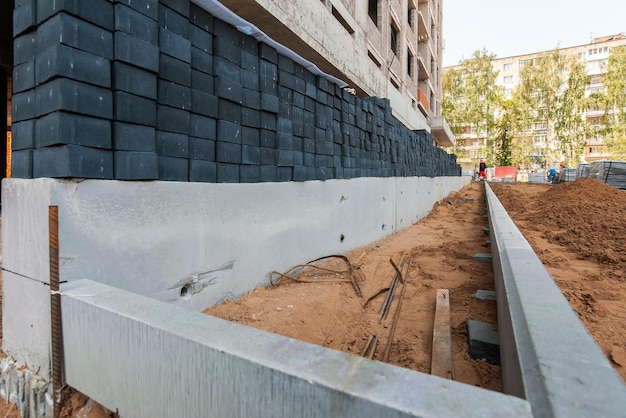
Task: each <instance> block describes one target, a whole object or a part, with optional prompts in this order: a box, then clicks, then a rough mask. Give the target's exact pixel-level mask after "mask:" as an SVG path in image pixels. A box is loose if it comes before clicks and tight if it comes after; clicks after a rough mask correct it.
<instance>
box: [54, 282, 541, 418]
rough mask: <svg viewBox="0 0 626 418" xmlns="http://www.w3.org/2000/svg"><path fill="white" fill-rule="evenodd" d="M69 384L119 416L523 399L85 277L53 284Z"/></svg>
mask: <svg viewBox="0 0 626 418" xmlns="http://www.w3.org/2000/svg"><path fill="white" fill-rule="evenodd" d="M62 292H63V293H62V294H63V296H62V303H63V327H64V333H65V340H66V344H65V358H66V359H67V365H66V379H67V383H68V384H69V385H70V386H72V387H74V388H76V389H78V390H79V391H81V392H83V393H85V394H87V395H88V396H90V397H91V398H92V399H94V400H96V401H98V402H99V403H101V404H103V405H105V406H106V407H108V408H109V409H112V410H117V411H119V413H120V416H122V417H126V418H128V417H133V418H156V417H184V418H194V417H198V418H203V417H242V418H243V417H276V418H279V417H288V418H291V417H361V418H379V417H398V418H399V417H460V416H463V417H486V416H489V417H507V418H508V417H520V418H521V417H530V416H531V415H530V408H529V405H528V402H526V401H525V400H522V399H519V398H516V397H513V396H506V395H503V394H501V393H497V392H492V391H488V390H485V389H481V388H477V387H474V386H471V385H466V384H462V383H458V382H454V381H451V380H446V379H442V378H439V377H436V376H430V375H427V374H423V373H417V372H414V371H411V370H408V369H404V368H400V367H396V366H392V365H389V364H385V363H382V362H379V361H372V360H367V359H365V358H363V357H359V356H355V355H351V354H347V353H343V352H340V351H336V350H330V349H327V348H324V347H321V346H317V345H313V344H309V343H305V342H302V341H298V340H294V339H291V338H286V337H282V336H279V335H276V334H271V333H268V332H265V331H261V330H257V329H254V328H249V327H246V326H242V325H239V324H235V323H232V322H228V321H224V320H221V319H218V318H214V317H211V316H208V315H203V314H200V313H198V312H192V311H189V310H185V309H182V308H180V307H177V306H173V305H172V304H165V303H163V302H159V301H156V300H154V299H149V298H145V297H142V296H139V295H136V294H132V293H129V292H125V291H122V290H119V289H115V288H111V287H109V286H106V285H103V284H101V283H96V282H92V281H89V280H79V281H74V282H72V283H68V284H66V285H64V286H63V287H62Z"/></svg>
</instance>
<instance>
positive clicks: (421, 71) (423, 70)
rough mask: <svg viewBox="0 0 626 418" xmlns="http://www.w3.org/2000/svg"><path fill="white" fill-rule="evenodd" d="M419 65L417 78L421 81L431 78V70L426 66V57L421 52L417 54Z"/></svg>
mask: <svg viewBox="0 0 626 418" xmlns="http://www.w3.org/2000/svg"><path fill="white" fill-rule="evenodd" d="M416 58H417V65H418V72H417V78H418V80H420V81H425V80H430V71H428V67H426V63H425V62H424V58H423V57H422V54H421V53H418V54H417V57H416Z"/></svg>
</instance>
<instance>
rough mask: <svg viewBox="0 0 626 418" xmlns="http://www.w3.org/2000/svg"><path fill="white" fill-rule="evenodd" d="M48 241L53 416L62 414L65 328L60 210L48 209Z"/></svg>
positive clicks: (54, 207)
mask: <svg viewBox="0 0 626 418" xmlns="http://www.w3.org/2000/svg"><path fill="white" fill-rule="evenodd" d="M48 240H49V247H50V320H51V321H50V322H51V329H50V333H51V349H52V390H53V393H54V400H53V401H54V408H53V416H54V418H58V417H59V415H60V413H61V407H62V399H61V398H62V395H61V391H62V389H63V386H64V381H63V326H62V323H61V293H60V290H61V289H60V278H59V208H58V206H50V207H49V208H48Z"/></svg>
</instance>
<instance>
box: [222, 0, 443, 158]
mask: <svg viewBox="0 0 626 418" xmlns="http://www.w3.org/2000/svg"><path fill="white" fill-rule="evenodd" d="M221 3H222V4H224V5H225V6H226V7H228V8H229V9H231V10H232V11H233V12H235V13H236V14H237V15H239V16H241V17H243V18H244V19H246V20H248V21H249V22H250V23H252V24H254V25H255V26H257V27H258V29H260V30H261V31H263V32H264V33H265V34H267V35H268V36H270V37H271V38H273V39H275V40H276V41H278V42H280V43H281V44H283V45H285V46H286V47H288V48H289V49H291V50H293V51H294V52H295V53H297V54H299V55H300V56H302V57H304V58H306V59H307V60H309V61H311V62H313V63H315V65H316V66H317V67H319V68H320V69H321V70H322V71H324V72H326V73H328V74H331V75H333V76H335V77H337V78H339V79H341V80H343V81H345V82H346V83H347V84H348V86H349V87H351V88H353V89H354V90H355V92H356V94H357V95H358V96H360V97H364V96H376V97H383V98H388V99H389V100H390V103H391V107H392V109H393V115H394V116H395V117H396V118H397V119H399V120H400V121H401V122H403V123H404V124H405V125H406V126H407V127H409V128H410V129H414V130H417V129H425V130H428V131H430V132H431V133H432V135H433V139H434V141H435V142H436V144H437V145H440V146H451V145H452V144H453V141H454V135H453V134H452V132H451V131H450V129H449V127H448V124H447V123H446V121H445V119H444V118H443V116H442V112H441V110H442V109H441V99H442V89H441V71H442V64H441V62H442V51H443V43H442V36H441V33H442V32H441V28H442V26H441V23H442V5H441V0H385V1H383V0H368V1H367V2H365V1H357V0H322V1H304V0H300V1H284V0H222V2H221Z"/></svg>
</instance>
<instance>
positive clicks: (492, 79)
mask: <svg viewBox="0 0 626 418" xmlns="http://www.w3.org/2000/svg"><path fill="white" fill-rule="evenodd" d="M494 58H495V55H494V54H491V53H489V52H487V50H485V49H483V50H478V51H475V52H474V53H473V54H472V57H471V58H469V59H466V60H464V61H463V62H461V64H460V66H459V67H458V69H454V68H449V69H446V70H445V71H444V73H443V79H442V84H443V113H444V115H445V116H446V119H447V120H448V123H449V124H450V126H451V129H452V131H453V132H454V133H455V135H456V136H457V142H456V148H455V150H454V151H455V153H456V154H457V155H459V156H464V155H463V151H464V150H465V146H466V145H467V144H466V141H465V139H466V136H467V135H470V136H475V138H476V139H477V140H478V141H479V142H483V144H485V143H487V142H488V140H489V136H490V133H492V131H493V129H494V126H495V108H496V106H497V103H498V101H499V99H500V96H501V94H500V88H499V87H497V86H496V78H497V77H498V73H497V72H496V71H494V70H493V66H492V63H491V61H492V60H493V59H494ZM489 163H490V164H492V163H493V161H489Z"/></svg>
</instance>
